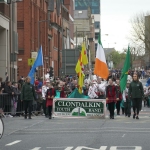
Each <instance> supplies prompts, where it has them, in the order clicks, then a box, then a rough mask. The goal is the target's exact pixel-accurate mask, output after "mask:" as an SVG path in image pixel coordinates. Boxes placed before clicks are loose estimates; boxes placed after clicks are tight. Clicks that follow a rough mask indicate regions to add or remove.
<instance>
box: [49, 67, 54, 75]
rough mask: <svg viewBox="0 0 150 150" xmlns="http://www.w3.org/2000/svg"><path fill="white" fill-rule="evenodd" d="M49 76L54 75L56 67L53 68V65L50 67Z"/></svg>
mask: <svg viewBox="0 0 150 150" xmlns="http://www.w3.org/2000/svg"><path fill="white" fill-rule="evenodd" d="M49 76H50V77H53V76H54V69H53V67H50V71H49Z"/></svg>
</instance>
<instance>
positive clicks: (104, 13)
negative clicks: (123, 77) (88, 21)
mask: <svg viewBox="0 0 150 150" xmlns="http://www.w3.org/2000/svg"><path fill="white" fill-rule="evenodd" d="M147 11H149V12H150V0H101V39H102V44H103V47H104V48H113V47H114V48H115V49H116V50H117V51H122V50H123V48H127V47H128V43H130V41H129V39H128V37H129V36H130V30H131V25H130V22H129V21H130V19H131V18H132V17H133V16H134V15H135V14H138V13H140V12H147Z"/></svg>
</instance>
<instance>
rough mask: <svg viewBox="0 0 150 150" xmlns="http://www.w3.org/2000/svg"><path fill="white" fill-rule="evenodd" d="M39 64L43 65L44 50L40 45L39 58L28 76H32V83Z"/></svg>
mask: <svg viewBox="0 0 150 150" xmlns="http://www.w3.org/2000/svg"><path fill="white" fill-rule="evenodd" d="M39 66H43V52H42V46H41V47H40V49H39V51H38V55H37V58H36V60H35V62H34V64H33V66H32V68H31V70H30V72H29V74H28V76H29V77H30V78H31V82H30V83H31V84H34V74H35V71H36V68H37V67H39Z"/></svg>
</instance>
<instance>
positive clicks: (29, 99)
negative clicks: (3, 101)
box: [21, 77, 37, 119]
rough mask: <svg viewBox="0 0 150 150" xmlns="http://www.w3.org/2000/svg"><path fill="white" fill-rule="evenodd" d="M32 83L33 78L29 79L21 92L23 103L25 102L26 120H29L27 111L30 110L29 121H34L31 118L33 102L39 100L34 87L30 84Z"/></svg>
mask: <svg viewBox="0 0 150 150" xmlns="http://www.w3.org/2000/svg"><path fill="white" fill-rule="evenodd" d="M30 81H31V78H30V77H27V78H26V80H25V83H24V85H23V86H22V90H21V101H23V102H24V109H25V116H24V118H25V119H27V110H29V119H32V118H31V111H32V103H33V100H36V99H37V97H36V93H35V89H34V86H33V85H32V84H31V83H30Z"/></svg>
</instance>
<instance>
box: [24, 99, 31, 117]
mask: <svg viewBox="0 0 150 150" xmlns="http://www.w3.org/2000/svg"><path fill="white" fill-rule="evenodd" d="M32 103H33V101H30V100H28V101H26V100H24V109H25V115H27V112H28V111H29V116H31V111H32Z"/></svg>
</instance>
